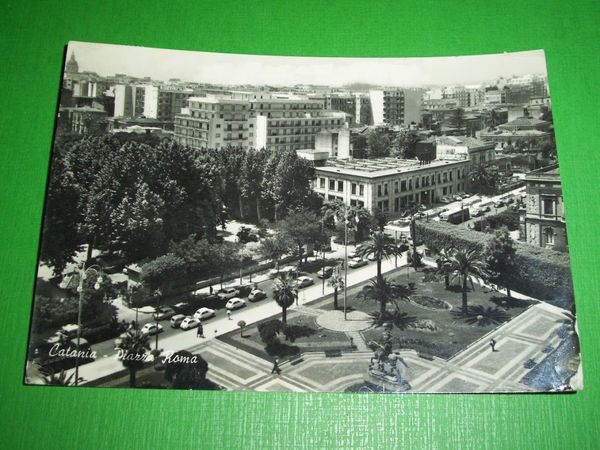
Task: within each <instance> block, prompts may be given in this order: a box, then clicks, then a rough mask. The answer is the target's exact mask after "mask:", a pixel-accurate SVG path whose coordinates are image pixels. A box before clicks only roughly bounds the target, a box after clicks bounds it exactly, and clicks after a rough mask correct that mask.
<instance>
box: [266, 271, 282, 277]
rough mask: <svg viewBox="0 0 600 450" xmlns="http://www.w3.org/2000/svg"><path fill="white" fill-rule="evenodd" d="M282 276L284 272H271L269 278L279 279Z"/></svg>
mask: <svg viewBox="0 0 600 450" xmlns="http://www.w3.org/2000/svg"><path fill="white" fill-rule="evenodd" d="M280 275H282V272H281V270H280V269H271V270H269V278H277V277H278V276H280Z"/></svg>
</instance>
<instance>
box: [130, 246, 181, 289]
mask: <svg viewBox="0 0 600 450" xmlns="http://www.w3.org/2000/svg"><path fill="white" fill-rule="evenodd" d="M184 273H185V260H184V259H183V258H181V257H179V256H176V255H174V254H172V253H168V254H166V255H163V256H159V257H158V258H156V259H154V260H152V261H150V262H148V263H146V264H144V265H143V266H142V271H141V275H140V276H141V279H142V283H143V285H144V286H145V287H146V288H147V289H149V290H151V291H155V290H156V289H160V290H161V291H163V293H165V294H167V295H168V293H169V291H170V288H171V286H172V283H173V282H174V281H176V280H177V279H181V278H182V276H183V275H184Z"/></svg>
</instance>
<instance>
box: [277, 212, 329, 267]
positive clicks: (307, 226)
mask: <svg viewBox="0 0 600 450" xmlns="http://www.w3.org/2000/svg"><path fill="white" fill-rule="evenodd" d="M277 226H278V228H279V231H280V232H281V234H282V236H284V239H288V240H289V241H290V242H293V243H294V244H295V246H296V247H297V249H298V265H300V264H302V254H303V246H304V245H308V244H314V243H315V242H319V241H320V240H321V239H322V233H321V224H320V220H319V218H318V217H317V215H316V214H315V213H313V212H312V211H309V210H307V209H300V210H297V211H294V212H292V213H290V214H289V215H288V216H287V217H286V218H285V220H282V221H280V222H279V223H278V224H277Z"/></svg>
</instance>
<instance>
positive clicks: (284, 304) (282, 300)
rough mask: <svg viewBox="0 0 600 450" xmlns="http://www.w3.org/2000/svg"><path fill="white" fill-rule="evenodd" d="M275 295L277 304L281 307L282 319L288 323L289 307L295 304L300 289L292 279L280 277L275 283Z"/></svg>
mask: <svg viewBox="0 0 600 450" xmlns="http://www.w3.org/2000/svg"><path fill="white" fill-rule="evenodd" d="M273 295H274V298H275V301H276V302H277V304H278V305H279V306H280V307H281V321H282V322H283V323H287V309H288V308H289V307H290V306H292V305H293V304H294V300H295V299H296V296H297V295H298V290H297V289H296V288H295V287H294V286H293V285H292V283H291V282H290V280H288V279H285V278H278V279H277V280H275V283H273Z"/></svg>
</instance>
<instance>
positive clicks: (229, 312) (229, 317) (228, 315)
mask: <svg viewBox="0 0 600 450" xmlns="http://www.w3.org/2000/svg"><path fill="white" fill-rule="evenodd" d="M227 319H228V320H231V311H229V310H227Z"/></svg>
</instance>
